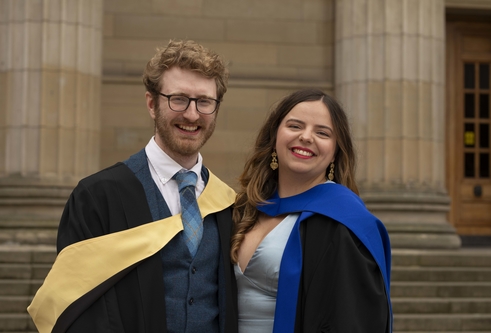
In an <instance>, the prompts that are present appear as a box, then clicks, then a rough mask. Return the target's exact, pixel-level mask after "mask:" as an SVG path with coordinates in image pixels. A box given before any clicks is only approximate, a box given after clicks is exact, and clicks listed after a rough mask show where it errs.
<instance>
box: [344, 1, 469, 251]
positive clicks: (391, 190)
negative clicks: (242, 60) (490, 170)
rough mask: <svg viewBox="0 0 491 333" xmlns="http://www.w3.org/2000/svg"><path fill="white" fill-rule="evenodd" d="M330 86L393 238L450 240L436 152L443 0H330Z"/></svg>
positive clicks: (369, 200)
mask: <svg viewBox="0 0 491 333" xmlns="http://www.w3.org/2000/svg"><path fill="white" fill-rule="evenodd" d="M336 20H337V22H336V46H335V49H336V58H335V59H336V63H335V65H336V66H335V67H336V75H335V76H336V82H335V85H336V86H335V89H336V95H337V97H338V99H339V100H340V101H341V103H342V104H343V105H344V106H345V108H346V110H347V112H348V114H349V115H350V118H351V123H352V126H353V134H354V137H355V142H356V145H357V149H358V153H359V154H358V156H359V164H358V165H359V168H358V172H357V179H358V181H359V185H360V191H361V196H362V198H363V199H364V201H365V202H366V204H367V206H368V208H369V209H370V210H371V211H372V212H373V213H374V214H375V215H377V216H378V217H379V218H380V219H381V220H382V221H383V222H384V223H385V225H386V226H387V229H388V230H389V233H390V237H391V240H392V245H393V246H394V247H408V248H410V247H413V248H456V247H459V246H460V238H459V237H458V235H456V233H455V230H454V228H453V227H452V226H451V225H450V224H449V223H448V222H447V218H446V216H447V212H448V210H449V205H450V200H449V197H448V195H447V192H446V189H445V183H444V181H445V161H444V146H445V143H444V130H445V129H444V126H445V121H444V79H445V72H444V68H445V67H444V63H445V52H444V47H445V40H444V38H445V32H444V31H445V30H444V25H445V1H444V0H337V1H336Z"/></svg>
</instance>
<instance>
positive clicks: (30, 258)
mask: <svg viewBox="0 0 491 333" xmlns="http://www.w3.org/2000/svg"><path fill="white" fill-rule="evenodd" d="M55 258H56V248H55V247H54V246H48V245H36V246H28V245H15V244H14V245H6V244H3V245H0V263H24V264H49V265H51V264H52V263H53V262H54V261H55Z"/></svg>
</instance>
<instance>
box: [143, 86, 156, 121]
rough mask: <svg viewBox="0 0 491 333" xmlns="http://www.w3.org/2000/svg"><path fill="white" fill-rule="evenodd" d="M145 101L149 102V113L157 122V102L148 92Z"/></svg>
mask: <svg viewBox="0 0 491 333" xmlns="http://www.w3.org/2000/svg"><path fill="white" fill-rule="evenodd" d="M145 100H146V102H147V109H148V113H149V114H150V117H152V119H154V120H155V102H154V100H153V96H152V94H150V93H149V92H148V91H147V92H145Z"/></svg>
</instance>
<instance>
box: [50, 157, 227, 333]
mask: <svg viewBox="0 0 491 333" xmlns="http://www.w3.org/2000/svg"><path fill="white" fill-rule="evenodd" d="M216 219H217V225H218V230H219V234H220V245H221V251H222V258H223V267H225V272H224V275H225V279H224V280H225V286H224V287H225V288H226V309H227V311H226V319H225V332H226V333H235V332H237V305H236V304H237V300H236V282H235V278H234V273H233V266H232V265H231V263H230V254H229V251H230V235H231V230H232V216H231V208H228V209H225V210H223V211H221V212H218V213H216ZM151 221H152V216H151V213H150V209H149V207H148V203H147V201H146V196H145V192H144V189H143V186H142V185H141V183H140V182H139V180H138V179H137V178H136V177H135V176H134V174H133V173H132V171H131V170H130V169H129V168H128V167H127V166H126V165H124V164H122V163H118V164H116V165H114V166H112V167H109V168H107V169H105V170H102V171H100V172H98V173H96V174H94V175H92V176H90V177H88V178H85V179H83V180H82V181H80V183H79V184H78V185H77V187H76V188H75V189H74V191H73V193H72V194H71V196H70V198H69V200H68V202H67V205H66V207H65V210H64V212H63V216H62V218H61V222H60V226H59V231H58V241H57V248H58V252H59V251H61V250H62V249H63V248H65V247H66V246H68V245H70V244H73V243H75V242H78V241H81V240H85V239H88V238H92V237H97V236H101V235H105V234H108V233H113V232H118V231H122V230H126V229H129V228H132V227H135V226H138V225H141V224H144V223H148V222H151ZM221 287H223V286H221ZM164 295H165V289H164V285H163V271H162V262H161V259H160V253H156V254H155V255H153V256H151V257H149V258H148V259H145V260H143V261H141V262H140V263H137V264H135V265H134V266H133V267H130V269H128V270H126V271H123V272H121V273H120V274H118V275H117V276H115V277H114V278H113V279H111V280H110V281H107V282H106V283H105V284H104V285H101V286H100V287H99V288H96V289H95V290H94V291H93V292H91V293H89V295H86V296H84V297H83V299H81V300H80V301H79V302H75V303H74V304H72V305H71V306H70V308H69V309H68V311H66V313H67V314H66V315H65V314H64V315H65V316H64V317H63V318H61V319H60V320H63V321H66V322H68V323H71V326H70V328H69V329H68V330H67V331H66V332H69V333H88V332H90V333H102V332H104V333H108V332H114V333H122V332H127V333H137V332H138V333H143V332H147V333H156V332H159V333H165V332H167V329H166V311H165V296H164ZM60 326H62V325H60Z"/></svg>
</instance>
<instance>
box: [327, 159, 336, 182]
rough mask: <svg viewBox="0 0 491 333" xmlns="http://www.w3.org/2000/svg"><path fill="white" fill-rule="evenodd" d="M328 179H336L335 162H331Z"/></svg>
mask: <svg viewBox="0 0 491 333" xmlns="http://www.w3.org/2000/svg"><path fill="white" fill-rule="evenodd" d="M327 179H329V180H331V181H332V180H333V179H334V162H331V168H330V170H329V175H327Z"/></svg>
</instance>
